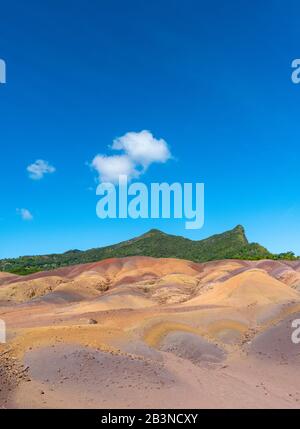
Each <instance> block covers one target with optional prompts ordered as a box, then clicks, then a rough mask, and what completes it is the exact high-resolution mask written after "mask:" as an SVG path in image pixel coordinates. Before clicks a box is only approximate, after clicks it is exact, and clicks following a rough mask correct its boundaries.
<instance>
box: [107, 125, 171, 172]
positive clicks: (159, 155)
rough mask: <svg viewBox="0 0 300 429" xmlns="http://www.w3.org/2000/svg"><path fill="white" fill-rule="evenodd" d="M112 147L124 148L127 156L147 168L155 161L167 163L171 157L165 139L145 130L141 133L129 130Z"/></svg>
mask: <svg viewBox="0 0 300 429" xmlns="http://www.w3.org/2000/svg"><path fill="white" fill-rule="evenodd" d="M112 149H114V150H124V152H125V153H126V154H127V156H128V157H129V158H130V159H131V160H132V161H134V162H136V163H137V164H140V165H142V166H143V167H144V168H147V167H148V166H149V165H150V164H152V163H153V162H162V163H165V162H166V161H168V160H169V159H170V158H171V153H170V150H169V147H168V145H167V143H166V142H165V140H163V139H159V140H158V139H156V138H155V137H153V135H152V133H151V132H150V131H147V130H143V131H141V132H139V133H135V132H129V133H126V134H125V135H124V136H122V137H118V138H117V139H115V140H114V142H113V145H112Z"/></svg>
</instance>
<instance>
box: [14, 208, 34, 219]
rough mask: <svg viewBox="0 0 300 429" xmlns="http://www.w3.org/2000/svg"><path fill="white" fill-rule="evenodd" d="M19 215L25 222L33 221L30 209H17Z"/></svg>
mask: <svg viewBox="0 0 300 429" xmlns="http://www.w3.org/2000/svg"><path fill="white" fill-rule="evenodd" d="M17 213H18V214H19V215H20V216H21V218H22V219H23V220H32V219H33V216H32V214H31V213H30V211H29V210H28V209H17Z"/></svg>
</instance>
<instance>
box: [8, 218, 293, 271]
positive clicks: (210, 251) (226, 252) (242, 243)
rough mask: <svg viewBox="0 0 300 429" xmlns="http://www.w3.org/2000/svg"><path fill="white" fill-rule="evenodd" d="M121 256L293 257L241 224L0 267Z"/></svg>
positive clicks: (35, 267) (40, 267)
mask: <svg viewBox="0 0 300 429" xmlns="http://www.w3.org/2000/svg"><path fill="white" fill-rule="evenodd" d="M124 256H153V257H156V258H179V259H189V260H191V261H195V262H206V261H211V260H217V259H248V260H249V259H252V260H258V259H297V258H296V256H295V255H294V254H293V253H292V252H288V253H282V254H279V255H275V254H272V253H270V252H269V251H268V250H267V249H266V248H265V247H263V246H261V245H260V244H258V243H249V241H248V240H247V237H246V234H245V230H244V228H243V227H242V226H241V225H238V226H236V227H235V228H234V229H232V230H230V231H226V232H224V233H222V234H217V235H213V236H211V237H209V238H206V239H204V240H199V241H194V240H189V239H187V238H184V237H180V236H175V235H169V234H165V233H164V232H162V231H159V230H157V229H152V230H150V231H149V232H147V233H146V234H143V235H141V236H139V237H136V238H133V239H132V240H128V241H123V242H121V243H119V244H114V245H112V246H107V247H101V248H97V249H90V250H86V251H80V250H69V251H68V252H66V253H63V254H52V255H43V256H22V257H20V258H15V259H2V260H0V271H8V272H11V273H17V274H30V273H34V272H37V271H46V270H51V269H55V268H58V267H63V266H67V265H75V264H84V263H87V262H96V261H100V260H102V259H106V258H113V257H124Z"/></svg>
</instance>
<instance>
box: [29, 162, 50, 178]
mask: <svg viewBox="0 0 300 429" xmlns="http://www.w3.org/2000/svg"><path fill="white" fill-rule="evenodd" d="M55 170H56V169H55V167H53V166H52V165H50V164H49V163H48V161H44V160H43V159H38V160H36V161H35V162H34V163H33V164H30V165H29V166H28V167H27V171H28V173H29V177H30V179H33V180H40V179H42V178H43V177H44V175H45V174H51V173H54V172H55Z"/></svg>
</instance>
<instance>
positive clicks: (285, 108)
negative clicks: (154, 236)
mask: <svg viewBox="0 0 300 429" xmlns="http://www.w3.org/2000/svg"><path fill="white" fill-rule="evenodd" d="M299 16H300V5H299V2H297V1H296V0H295V1H278V0H266V1H264V2H261V1H258V0H256V1H252V2H249V1H244V0H240V1H237V0H235V1H233V0H232V1H228V2H224V1H221V0H218V1H211V0H210V1H200V0H195V1H193V0H186V1H185V2H182V1H177V0H172V1H171V0H163V1H156V0H152V1H151V2H148V1H147V2H146V1H137V0H127V1H126V2H125V1H121V0H110V1H102V0H98V1H96V0H94V1H91V0H90V1H83V0H80V1H79V0H73V1H66V0H59V1H58V0H51V1H50V0H44V1H43V2H40V1H37V0H36V1H33V0H28V1H26V2H21V1H14V0H12V1H10V2H6V3H5V4H3V5H1V26H0V58H2V59H4V60H5V61H6V64H7V84H6V85H0V144H1V158H0V176H1V184H2V186H1V199H0V210H1V211H0V234H1V239H0V257H2V258H3V257H10V256H18V255H24V254H39V253H51V252H62V251H65V250H68V249H72V248H80V249H85V248H90V247H97V246H102V245H106V244H110V243H114V242H118V241H121V240H125V239H127V238H130V237H133V236H135V235H138V234H141V233H143V232H145V231H146V230H148V229H150V228H160V229H162V230H164V231H166V232H169V233H174V234H180V235H185V236H187V237H189V238H192V239H201V238H204V237H206V236H208V235H210V234H213V233H217V232H222V231H224V230H226V229H229V228H232V227H234V226H235V225H236V224H243V225H244V226H245V228H246V231H247V234H248V237H249V239H250V240H251V241H258V242H260V243H261V244H263V245H265V246H266V247H268V248H269V249H270V250H271V251H274V252H280V251H286V250H292V251H294V252H295V253H297V254H300V217H299V209H300V198H299V188H300V186H299V185H300V180H299V155H300V144H299V142H300V125H299V111H300V85H295V84H293V83H292V82H291V71H292V70H291V62H292V60H293V59H294V58H299V57H300V48H299V39H300V27H299ZM141 130H150V131H151V132H152V134H153V136H155V138H157V139H164V140H165V141H166V142H167V144H168V146H169V148H170V151H171V153H172V155H173V159H170V160H168V161H167V162H165V163H155V164H152V165H151V166H149V168H148V169H147V171H146V173H145V174H144V175H143V178H142V180H143V181H145V182H146V183H148V182H160V181H167V182H170V183H172V182H174V181H180V182H204V183H205V186H206V197H205V203H206V210H205V226H204V227H203V228H202V229H201V230H195V231H187V230H185V229H184V221H180V220H176V221H172V220H160V221H157V220H150V219H149V220H138V221H133V220H129V219H128V220H125V221H124V220H121V221H120V220H105V221H103V220H100V219H98V218H97V217H96V212H95V207H96V203H97V200H98V199H97V197H96V195H95V192H94V190H93V191H91V190H90V188H93V189H94V188H95V177H96V174H95V172H93V171H92V170H91V168H89V166H88V165H87V164H88V163H91V162H92V160H93V159H94V157H95V156H96V155H97V154H109V152H110V151H109V149H108V146H109V145H111V144H112V142H113V140H114V139H115V138H117V137H119V136H123V135H124V134H126V133H127V132H132V131H135V132H139V131H141ZM36 160H45V161H47V162H48V163H49V165H50V166H53V167H54V168H55V171H52V172H51V173H49V174H45V175H44V177H43V178H42V179H40V180H33V179H32V178H30V177H29V172H28V171H27V167H28V166H29V165H32V164H33V163H34V162H35V161H36ZM17 209H19V210H17ZM21 209H27V210H28V211H29V212H30V214H31V215H32V216H33V219H28V218H27V219H26V216H25V220H24V219H23V218H22V213H21ZM23 214H24V213H23ZM23 217H24V216H23Z"/></svg>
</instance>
